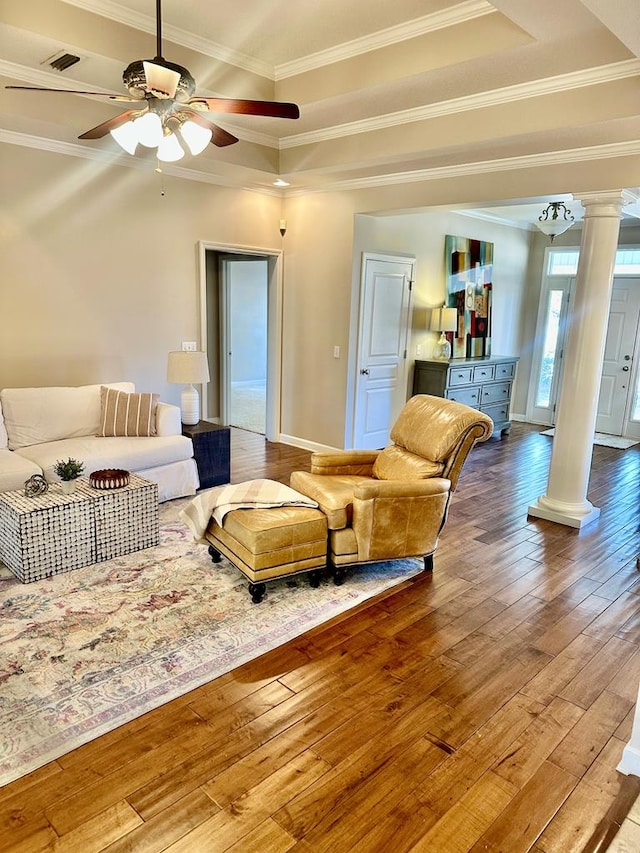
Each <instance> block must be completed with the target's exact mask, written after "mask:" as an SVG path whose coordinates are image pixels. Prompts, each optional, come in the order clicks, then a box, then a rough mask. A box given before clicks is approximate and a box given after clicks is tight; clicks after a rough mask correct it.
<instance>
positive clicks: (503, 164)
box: [0, 128, 640, 215]
mask: <svg viewBox="0 0 640 853" xmlns="http://www.w3.org/2000/svg"><path fill="white" fill-rule="evenodd" d="M2 142H4V143H7V144H9V145H20V146H23V147H26V148H36V149H39V150H41V151H51V152H53V153H55V154H65V155H67V156H72V157H81V158H83V159H85V160H93V161H97V162H100V163H111V164H113V165H117V166H127V167H129V168H134V169H142V170H145V171H149V163H148V162H146V161H143V160H140V159H138V158H136V157H129V156H126V155H121V154H113V153H111V152H107V151H104V150H98V149H95V148H87V147H85V146H84V145H77V144H75V143H71V142H61V141H60V140H56V139H47V138H43V137H40V136H34V135H32V134H26V133H18V132H16V131H11V130H3V129H1V128H0V143H2ZM638 155H640V140H631V141H629V142H613V143H610V144H608V145H597V146H594V147H592V148H571V149H565V150H562V151H549V152H546V153H544V154H530V155H525V156H519V157H505V158H502V159H498V160H481V161H477V162H473V163H460V164H457V165H456V164H454V165H451V166H439V167H436V168H433V169H416V170H413V171H410V172H390V173H388V174H385V175H372V176H370V177H367V178H352V179H348V180H344V181H334V182H333V183H327V184H324V185H323V186H321V187H315V186H309V187H301V188H300V189H295V188H293V189H288V190H285V191H281V190H278V189H277V188H276V187H264V186H261V185H258V184H253V183H251V184H247V182H246V181H245V182H242V181H239V180H237V179H234V178H232V177H226V176H222V175H213V174H211V173H209V172H199V171H197V170H195V169H186V168H184V167H181V166H173V165H171V164H168V163H167V164H165V165H164V166H163V169H162V171H163V173H164V174H166V175H173V176H175V177H179V178H183V179H185V180H189V181H201V182H203V183H208V184H215V185H217V186H226V187H233V188H236V189H245V190H249V191H251V192H259V193H262V194H264V195H275V196H279V197H282V198H288V197H290V196H301V195H310V194H317V193H330V192H342V191H345V190H359V189H372V188H377V187H387V186H394V185H400V184H410V183H420V182H424V181H436V180H442V179H446V178H459V177H464V176H467V175H477V174H485V173H487V172H504V171H509V170H511V169H530V168H545V167H549V166H558V165H565V164H567V163H579V162H585V161H589V160H605V159H611V158H613V157H631V156H633V157H637V156H638ZM625 192H628V193H630V194H631V193H632V192H635V193H636V195H637V190H636V191H631V190H625ZM574 196H575V197H578V196H577V194H575V193H574ZM630 200H631V198H630ZM457 212H458V213H463V212H464V211H462V210H459V211H457ZM467 215H470V214H468V213H467Z"/></svg>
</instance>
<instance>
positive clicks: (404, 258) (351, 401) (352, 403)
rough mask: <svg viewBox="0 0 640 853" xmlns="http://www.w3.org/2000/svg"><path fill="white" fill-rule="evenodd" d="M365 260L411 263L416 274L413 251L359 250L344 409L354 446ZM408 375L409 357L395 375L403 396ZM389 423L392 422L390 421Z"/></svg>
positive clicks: (350, 444)
mask: <svg viewBox="0 0 640 853" xmlns="http://www.w3.org/2000/svg"><path fill="white" fill-rule="evenodd" d="M367 261H389V262H391V263H400V264H411V266H412V279H411V282H412V284H413V282H414V281H415V275H416V257H415V255H401V254H395V253H394V254H387V253H385V252H362V253H361V255H360V269H359V271H358V276H357V279H356V282H357V286H354V288H353V292H352V300H351V316H352V323H351V333H350V342H351V345H350V347H349V351H350V354H352V357H350V360H349V361H350V364H349V377H350V382H349V383H348V388H347V413H348V415H349V417H348V418H347V423H346V435H347V436H348V445H347V446H348V447H355V446H356V438H357V436H356V407H357V404H358V381H359V370H360V365H361V363H362V319H363V317H362V314H363V310H364V281H365V278H364V276H365V270H366V266H367ZM412 297H413V291H412V290H411V291H410V293H409V305H408V307H407V322H406V329H405V333H406V337H405V340H406V343H407V356H408V352H409V349H410V339H411V328H412V327H411V317H412V308H413V302H412ZM408 375H409V358H408V357H407V358H404V359H403V364H402V370H401V375H400V376H399V377H398V383H403V384H404V387H405V389H406V391H405V399H406V394H407V393H408V387H407V381H408ZM390 426H391V425H390Z"/></svg>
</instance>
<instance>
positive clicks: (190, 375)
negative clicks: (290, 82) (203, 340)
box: [167, 350, 209, 425]
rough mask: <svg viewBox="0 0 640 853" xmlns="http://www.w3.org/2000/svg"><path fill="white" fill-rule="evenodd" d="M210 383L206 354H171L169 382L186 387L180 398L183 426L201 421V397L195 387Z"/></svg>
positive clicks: (168, 363) (168, 365)
mask: <svg viewBox="0 0 640 853" xmlns="http://www.w3.org/2000/svg"><path fill="white" fill-rule="evenodd" d="M208 381H209V364H208V362H207V354H206V352H187V351H185V350H176V351H175V352H170V353H169V360H168V362H167V382H175V383H177V384H178V385H186V387H185V388H184V390H183V391H182V394H181V396H180V417H181V419H182V423H183V424H189V425H193V424H197V423H198V421H199V420H200V396H199V394H198V392H197V391H196V389H195V388H194V387H193V386H194V383H195V384H196V385H200V384H202V383H203V382H208Z"/></svg>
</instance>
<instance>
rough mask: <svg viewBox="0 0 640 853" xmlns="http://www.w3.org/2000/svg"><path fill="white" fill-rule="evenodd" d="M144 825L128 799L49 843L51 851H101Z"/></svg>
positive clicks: (94, 852)
mask: <svg viewBox="0 0 640 853" xmlns="http://www.w3.org/2000/svg"><path fill="white" fill-rule="evenodd" d="M141 825H142V818H141V817H140V815H139V814H137V813H136V812H135V811H134V809H132V808H131V806H130V805H129V803H127V802H126V801H125V800H119V801H118V802H117V803H114V804H113V805H112V806H109V808H107V809H105V810H104V811H103V812H100V814H97V815H95V816H94V817H92V818H91V819H90V820H87V821H85V822H84V823H83V824H81V825H80V826H77V827H76V828H75V829H72V830H71V832H68V833H67V834H66V835H63V836H62V837H61V838H58V839H57V840H56V841H54V842H53V843H52V844H51V845H50V848H49V849H50V850H51V853H100V851H102V850H104V848H105V847H107V846H108V845H109V844H110V843H111V842H112V841H117V840H118V839H120V838H122V837H123V836H124V835H126V834H127V833H128V832H131V831H132V830H134V829H136V828H137V827H139V826H141Z"/></svg>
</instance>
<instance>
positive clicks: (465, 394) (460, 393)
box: [447, 388, 480, 409]
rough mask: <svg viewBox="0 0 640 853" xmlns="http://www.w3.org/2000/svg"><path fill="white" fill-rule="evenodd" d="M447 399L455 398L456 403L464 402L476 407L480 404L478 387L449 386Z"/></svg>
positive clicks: (466, 404)
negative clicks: (454, 387)
mask: <svg viewBox="0 0 640 853" xmlns="http://www.w3.org/2000/svg"><path fill="white" fill-rule="evenodd" d="M447 399H448V400H455V401H456V403H464V404H465V406H473V408H474V409H477V408H478V406H479V405H480V389H479V388H456V389H453V388H449V389H448V390H447Z"/></svg>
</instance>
